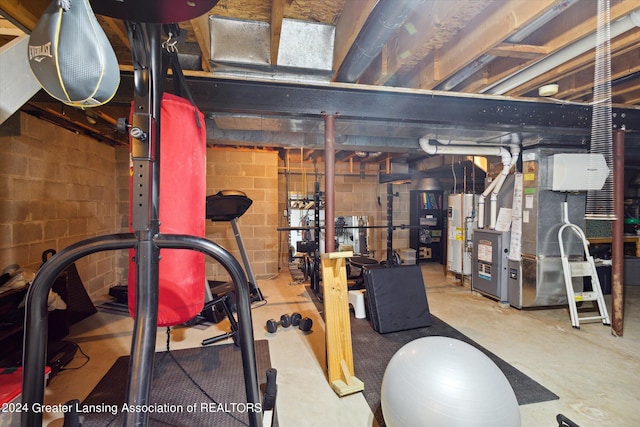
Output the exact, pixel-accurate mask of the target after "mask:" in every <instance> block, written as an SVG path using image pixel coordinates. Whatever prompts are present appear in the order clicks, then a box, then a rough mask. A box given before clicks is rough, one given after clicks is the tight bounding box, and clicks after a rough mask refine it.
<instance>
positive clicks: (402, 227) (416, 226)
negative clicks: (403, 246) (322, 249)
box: [276, 224, 424, 231]
mask: <svg viewBox="0 0 640 427" xmlns="http://www.w3.org/2000/svg"><path fill="white" fill-rule="evenodd" d="M324 228H325V227H324V226H320V227H311V226H309V227H278V228H277V229H276V230H277V231H304V230H323V229H324ZM340 228H343V229H346V230H352V229H353V230H360V229H363V230H364V229H370V228H371V229H376V228H384V229H389V228H392V229H394V230H397V229H401V230H405V229H410V228H424V226H421V225H407V224H400V225H348V226H345V227H340Z"/></svg>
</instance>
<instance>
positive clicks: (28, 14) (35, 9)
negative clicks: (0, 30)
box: [0, 0, 50, 31]
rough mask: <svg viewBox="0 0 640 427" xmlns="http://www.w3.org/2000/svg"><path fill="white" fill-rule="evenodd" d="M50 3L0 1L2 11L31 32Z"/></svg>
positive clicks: (17, 0)
mask: <svg viewBox="0 0 640 427" xmlns="http://www.w3.org/2000/svg"><path fill="white" fill-rule="evenodd" d="M49 3H50V1H49V0H24V1H23V0H0V11H2V13H3V14H5V15H7V16H10V17H11V18H12V19H14V20H15V21H16V22H17V23H19V24H20V25H22V26H23V27H25V28H27V29H28V30H30V31H31V30H33V29H34V27H35V26H36V24H37V23H38V21H39V20H40V17H41V16H42V14H43V13H44V11H45V9H46V8H47V6H49Z"/></svg>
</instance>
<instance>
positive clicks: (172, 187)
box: [127, 52, 207, 326]
mask: <svg viewBox="0 0 640 427" xmlns="http://www.w3.org/2000/svg"><path fill="white" fill-rule="evenodd" d="M177 59H178V57H177V53H176V52H173V53H172V54H171V55H170V61H171V64H172V70H173V75H174V78H175V79H176V81H179V82H180V84H181V88H182V91H183V92H185V95H186V96H187V97H188V98H189V99H191V95H190V93H189V90H188V86H187V83H186V80H184V75H183V73H182V69H181V68H180V65H179V63H178V60H177ZM176 92H180V91H178V90H176ZM131 113H132V114H133V106H132V111H131ZM204 123H205V122H204V115H203V114H202V113H201V112H200V110H198V108H197V107H196V106H195V105H194V104H193V101H192V100H191V101H190V100H187V99H185V98H182V97H179V96H176V95H172V94H170V93H165V94H164V95H163V97H162V103H161V107H160V146H161V149H160V165H161V167H160V192H159V196H158V197H159V205H160V208H159V212H158V218H159V220H160V232H161V233H162V234H187V235H191V236H197V237H204V235H205V217H204V214H205V211H206V197H207V194H206V162H207V132H206V129H205V124H204ZM130 185H131V186H132V185H133V178H131V179H130ZM130 197H132V196H131V195H130ZM129 218H130V219H131V218H133V216H132V211H131V203H130V211H129ZM130 227H131V229H132V226H131V225H130ZM129 254H130V261H129V275H128V290H127V295H128V304H129V312H130V313H131V315H132V316H135V307H136V286H135V285H136V263H135V259H134V256H135V251H133V250H131V251H129ZM158 275H159V282H158V326H173V325H178V324H182V323H185V322H187V321H189V320H191V319H193V318H194V317H195V316H197V315H198V314H199V313H200V312H201V311H202V308H203V306H204V296H205V285H206V280H205V261H204V254H203V253H201V252H196V251H192V250H186V249H161V250H160V263H159V267H158Z"/></svg>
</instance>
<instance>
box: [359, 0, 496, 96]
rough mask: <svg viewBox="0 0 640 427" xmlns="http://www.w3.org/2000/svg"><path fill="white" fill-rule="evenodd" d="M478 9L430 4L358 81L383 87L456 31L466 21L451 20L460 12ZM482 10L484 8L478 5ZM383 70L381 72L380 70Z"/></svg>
mask: <svg viewBox="0 0 640 427" xmlns="http://www.w3.org/2000/svg"><path fill="white" fill-rule="evenodd" d="M474 3H475V5H476V6H475V7H478V6H477V5H478V2H477V1H473V0H458V1H438V0H429V1H427V2H426V3H425V5H424V6H423V7H420V8H419V9H418V11H417V12H416V13H414V14H412V15H411V16H410V17H409V19H408V20H407V23H406V24H405V26H404V27H403V29H402V30H401V31H399V32H398V34H397V35H396V36H395V37H394V38H393V39H392V40H391V42H390V43H388V44H387V48H386V49H385V50H384V52H383V53H382V55H381V58H380V59H379V60H378V61H374V63H373V64H372V66H371V67H370V68H369V70H368V71H367V72H365V74H364V75H363V77H362V78H361V79H360V81H361V82H362V83H366V84H378V85H382V84H385V83H386V82H387V81H388V80H389V79H390V78H391V77H393V76H394V75H395V74H396V73H398V72H399V71H400V70H402V69H405V68H406V67H409V66H411V67H412V66H415V65H416V64H417V63H419V62H420V61H421V60H422V58H424V56H425V55H427V54H428V53H429V52H431V51H432V50H433V49H435V48H438V47H440V46H441V45H442V41H441V40H443V39H445V37H446V36H445V34H443V33H454V32H457V31H459V30H460V29H461V28H462V27H464V25H465V24H466V21H464V20H463V19H461V18H460V19H456V20H455V21H454V22H455V24H456V25H455V26H454V25H452V24H448V25H445V24H446V23H448V22H451V19H452V18H453V17H454V16H456V14H460V10H466V9H469V8H472V7H474ZM481 6H482V7H484V5H481ZM383 67H384V69H383Z"/></svg>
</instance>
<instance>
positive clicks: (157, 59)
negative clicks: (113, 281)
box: [124, 24, 164, 426]
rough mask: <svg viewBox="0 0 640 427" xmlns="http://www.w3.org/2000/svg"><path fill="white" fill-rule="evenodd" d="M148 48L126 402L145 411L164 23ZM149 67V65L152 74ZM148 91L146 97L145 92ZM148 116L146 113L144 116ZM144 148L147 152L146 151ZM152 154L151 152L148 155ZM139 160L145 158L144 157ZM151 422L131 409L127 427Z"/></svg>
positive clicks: (138, 99)
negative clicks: (142, 193)
mask: <svg viewBox="0 0 640 427" xmlns="http://www.w3.org/2000/svg"><path fill="white" fill-rule="evenodd" d="M139 29H140V34H139V35H138V36H141V37H143V39H142V43H144V44H145V45H146V46H145V49H143V51H142V52H140V55H139V56H140V57H138V58H134V59H137V60H138V61H141V63H140V65H141V67H139V68H137V69H136V70H135V72H137V73H140V75H141V76H142V75H146V73H147V72H148V73H149V74H150V75H149V79H148V80H147V81H146V82H141V84H142V83H145V84H146V85H145V86H144V87H139V88H136V93H135V96H134V110H135V112H136V113H140V112H142V113H143V114H142V115H143V117H144V120H146V123H145V125H146V127H147V129H148V137H147V140H139V139H137V138H132V156H133V155H134V154H135V153H134V148H135V146H136V145H137V144H138V145H139V146H140V151H141V153H139V154H141V155H146V156H147V157H146V158H143V159H142V160H141V161H142V162H144V163H145V164H146V165H147V166H148V170H147V175H146V176H144V177H143V181H142V182H143V183H145V184H147V186H148V195H147V196H148V199H147V200H145V201H147V202H148V204H145V203H142V204H138V203H134V201H133V200H132V204H133V209H132V215H133V217H134V218H138V219H140V222H139V223H136V222H134V223H133V224H134V230H135V231H136V236H137V238H138V245H137V247H136V255H135V256H136V267H137V268H136V315H135V317H134V325H133V334H132V337H131V357H130V358H129V382H128V387H127V397H126V403H127V405H128V406H130V407H136V406H138V405H140V406H142V407H145V406H146V405H148V404H149V403H150V400H149V395H150V391H151V379H152V378H153V364H154V354H155V342H156V332H157V328H158V295H159V284H158V283H159V272H158V270H159V262H160V250H159V248H158V247H157V246H156V245H155V244H154V242H153V238H154V236H155V235H156V234H158V232H159V229H160V223H159V220H158V215H159V209H160V196H159V194H160V143H161V142H160V107H161V101H162V93H163V82H164V74H163V73H164V69H163V66H162V50H161V33H162V32H161V25H159V24H140V25H139ZM144 66H148V67H149V69H148V70H146V69H145V68H144ZM140 91H142V93H140ZM144 113H146V114H144ZM143 147H144V149H143ZM144 151H146V152H144ZM138 160H139V159H138ZM148 421H149V413H148V411H127V412H126V413H125V421H124V424H125V425H127V426H146V425H147V424H148Z"/></svg>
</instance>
